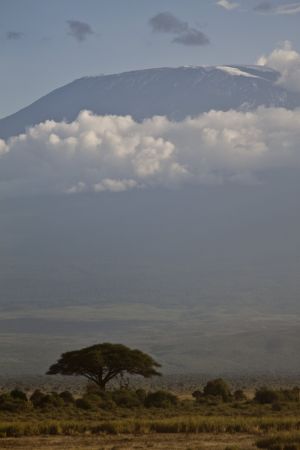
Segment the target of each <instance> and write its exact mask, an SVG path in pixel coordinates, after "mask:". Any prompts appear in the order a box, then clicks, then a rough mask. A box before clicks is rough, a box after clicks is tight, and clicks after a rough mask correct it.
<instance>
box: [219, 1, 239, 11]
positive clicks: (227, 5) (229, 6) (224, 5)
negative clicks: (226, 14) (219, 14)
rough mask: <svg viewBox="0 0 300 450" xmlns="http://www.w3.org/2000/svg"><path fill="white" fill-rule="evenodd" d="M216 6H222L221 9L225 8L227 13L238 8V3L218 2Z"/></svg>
mask: <svg viewBox="0 0 300 450" xmlns="http://www.w3.org/2000/svg"><path fill="white" fill-rule="evenodd" d="M217 5H219V6H222V8H225V9H227V10H228V11H230V10H232V9H235V8H238V7H239V4H238V3H235V2H231V1H229V0H218V1H217Z"/></svg>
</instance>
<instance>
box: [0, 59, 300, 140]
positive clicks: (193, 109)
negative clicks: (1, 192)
mask: <svg viewBox="0 0 300 450" xmlns="http://www.w3.org/2000/svg"><path fill="white" fill-rule="evenodd" d="M278 78H279V73H278V72H276V71H274V70H272V69H269V68H266V67H263V66H232V65H230V66H214V67H194V66H189V67H179V68H159V69H146V70H138V71H132V72H124V73H121V74H115V75H101V76H95V77H84V78H80V79H78V80H75V81H73V82H72V83H70V84H67V85H65V86H63V87H61V88H59V89H56V90H54V91H52V92H50V93H49V94H48V95H46V96H44V97H42V98H40V99H39V100H37V101H36V102H34V103H32V104H31V105H29V106H27V107H26V108H24V109H21V110H20V111H18V112H16V113H15V114H12V115H10V116H8V117H6V118H4V119H1V120H0V137H1V138H4V139H7V138H9V137H11V136H13V135H17V134H19V133H22V132H24V130H25V129H26V127H29V126H32V125H36V124H37V123H40V122H43V121H45V120H48V119H52V120H55V121H62V120H65V121H67V122H69V121H72V120H74V119H75V118H76V117H77V115H78V113H79V112H80V111H81V110H83V109H88V110H90V111H92V112H93V113H95V114H99V115H105V114H112V115H128V114H129V115H131V116H132V117H133V118H134V119H135V120H137V121H141V120H143V119H146V118H148V117H152V116H154V115H163V116H167V117H168V118H169V119H172V120H182V119H184V118H185V117H187V116H197V115H198V114H201V113H203V112H206V111H209V110H211V109H215V110H221V111H227V110H229V109H239V110H251V109H255V108H257V107H258V106H261V105H264V106H268V107H270V106H274V107H285V108H288V109H292V108H295V107H297V106H300V95H297V94H296V95H295V94H294V93H291V92H289V91H287V90H285V89H284V88H282V87H280V86H279V85H278V84H277V80H278Z"/></svg>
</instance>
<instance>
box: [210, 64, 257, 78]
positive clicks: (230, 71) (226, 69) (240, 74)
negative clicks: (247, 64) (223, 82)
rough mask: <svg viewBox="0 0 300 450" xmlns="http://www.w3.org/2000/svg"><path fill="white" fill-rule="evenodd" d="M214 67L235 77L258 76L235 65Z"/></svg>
mask: <svg viewBox="0 0 300 450" xmlns="http://www.w3.org/2000/svg"><path fill="white" fill-rule="evenodd" d="M216 69H218V70H222V71H223V72H226V73H228V74H229V75H232V76H235V77H247V78H260V77H258V76H256V75H253V74H252V73H249V72H245V71H243V70H240V69H238V68H237V67H232V66H217V67H216Z"/></svg>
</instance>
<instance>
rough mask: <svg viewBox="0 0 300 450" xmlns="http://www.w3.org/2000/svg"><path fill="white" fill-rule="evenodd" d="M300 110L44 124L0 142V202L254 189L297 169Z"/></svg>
mask: <svg viewBox="0 0 300 450" xmlns="http://www.w3.org/2000/svg"><path fill="white" fill-rule="evenodd" d="M299 142H300V109H299V110H294V111H290V110H286V109H281V108H259V109H257V110H256V111H254V112H238V111H228V112H221V111H210V112H208V113H205V114H202V115H200V116H199V117H197V118H187V119H186V120H184V121H182V122H171V121H169V120H168V119H167V118H165V117H153V118H151V119H148V120H145V121H144V122H143V123H137V122H135V121H134V120H133V119H132V118H131V117H129V116H125V117H124V116H123V117H119V116H97V115H93V114H92V113H91V112H89V111H82V112H81V113H80V114H79V116H78V118H77V119H76V120H75V121H74V122H72V123H64V122H61V123H56V122H54V121H47V122H44V123H41V124H39V125H37V126H35V127H33V128H30V129H28V131H27V132H26V133H25V134H21V135H19V136H17V137H14V138H11V139H10V140H9V141H8V142H6V143H5V142H4V141H1V140H0V154H1V157H0V194H1V195H2V196H3V195H4V196H5V195H20V194H22V195H23V194H25V193H27V194H30V193H39V194H40V193H65V194H69V195H71V194H77V193H83V192H94V193H102V192H104V191H110V192H116V193H117V192H123V191H126V190H129V189H146V188H151V187H158V186H159V187H168V188H172V187H174V186H181V185H184V184H203V183H204V184H220V183H226V182H227V183H228V182H229V183H253V182H254V183H255V182H257V181H264V180H263V174H264V171H270V170H276V169H279V168H295V167H299V168H300V148H299Z"/></svg>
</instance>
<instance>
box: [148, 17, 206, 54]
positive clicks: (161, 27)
mask: <svg viewBox="0 0 300 450" xmlns="http://www.w3.org/2000/svg"><path fill="white" fill-rule="evenodd" d="M149 25H150V27H151V28H152V31H153V32H155V33H167V34H171V35H173V36H174V38H173V40H172V42H173V43H177V44H182V45H190V46H192V45H195V46H196V45H206V44H209V39H208V37H207V36H206V35H205V34H204V33H203V32H202V31H201V30H199V29H197V28H193V27H191V26H190V25H189V24H188V22H184V21H182V20H181V19H179V18H178V17H176V16H174V15H173V14H172V13H170V12H168V11H167V12H161V13H159V14H156V15H155V16H153V17H152V18H151V19H150V20H149Z"/></svg>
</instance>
